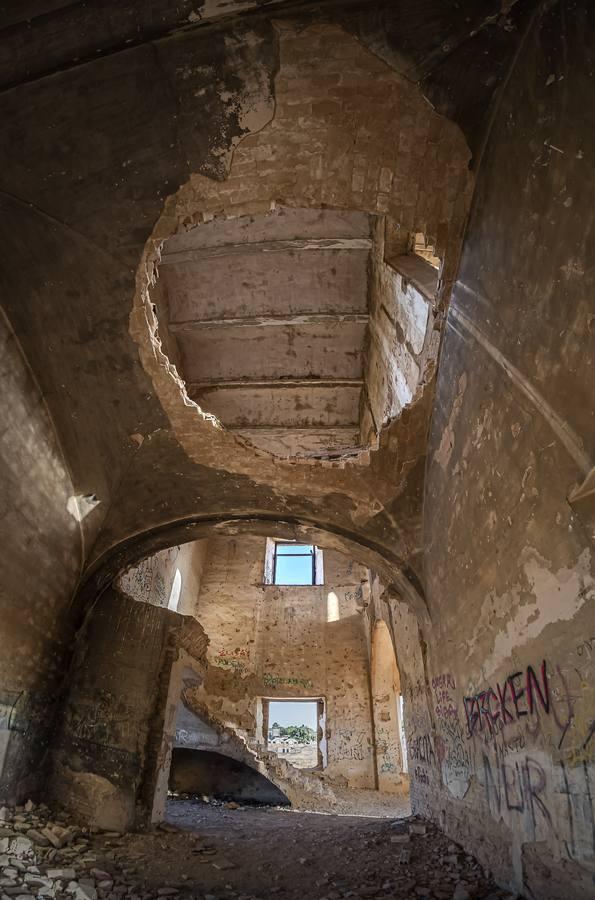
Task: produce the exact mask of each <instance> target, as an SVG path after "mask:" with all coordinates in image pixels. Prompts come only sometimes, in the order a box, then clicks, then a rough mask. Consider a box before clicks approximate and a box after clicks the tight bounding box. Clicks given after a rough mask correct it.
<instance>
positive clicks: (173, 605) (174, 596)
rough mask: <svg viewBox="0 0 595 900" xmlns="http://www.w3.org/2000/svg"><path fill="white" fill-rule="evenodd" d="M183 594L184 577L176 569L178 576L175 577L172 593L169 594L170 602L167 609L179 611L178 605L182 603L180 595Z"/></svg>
mask: <svg viewBox="0 0 595 900" xmlns="http://www.w3.org/2000/svg"><path fill="white" fill-rule="evenodd" d="M181 593H182V575H181V572H180V570H179V569H176V574H175V575H174V580H173V581H172V585H171V591H170V594H169V600H168V601H167V608H168V609H172V610H173V611H174V612H177V611H178V605H179V603H180V594H181Z"/></svg>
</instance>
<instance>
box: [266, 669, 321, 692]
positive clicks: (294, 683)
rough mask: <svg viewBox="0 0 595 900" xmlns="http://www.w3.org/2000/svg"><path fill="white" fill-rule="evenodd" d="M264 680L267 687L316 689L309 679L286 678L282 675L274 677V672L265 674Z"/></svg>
mask: <svg viewBox="0 0 595 900" xmlns="http://www.w3.org/2000/svg"><path fill="white" fill-rule="evenodd" d="M262 680H263V683H264V684H266V686H267V687H279V686H280V685H289V686H291V687H303V688H312V687H314V685H313V683H312V682H311V681H310V679H309V678H285V677H284V676H282V675H274V674H273V673H272V672H265V673H264V675H263V676H262Z"/></svg>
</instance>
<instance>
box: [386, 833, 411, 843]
mask: <svg viewBox="0 0 595 900" xmlns="http://www.w3.org/2000/svg"><path fill="white" fill-rule="evenodd" d="M408 841H409V835H408V834H407V833H406V832H405V833H403V834H391V836H390V842H391V844H406V843H407V842H408Z"/></svg>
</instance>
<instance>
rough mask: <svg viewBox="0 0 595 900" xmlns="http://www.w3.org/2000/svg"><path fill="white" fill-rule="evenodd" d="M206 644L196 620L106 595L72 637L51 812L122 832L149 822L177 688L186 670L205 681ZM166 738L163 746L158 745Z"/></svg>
mask: <svg viewBox="0 0 595 900" xmlns="http://www.w3.org/2000/svg"><path fill="white" fill-rule="evenodd" d="M206 645H207V640H206V637H205V635H204V632H203V630H202V629H201V628H200V626H199V625H198V623H197V622H196V621H195V619H193V618H191V617H187V616H180V615H179V614H177V613H174V612H170V611H169V610H167V609H163V608H162V607H159V606H156V605H153V604H149V603H138V602H135V601H134V600H131V599H130V598H129V597H127V596H125V595H123V594H120V593H119V592H118V591H116V590H114V589H112V590H108V591H106V592H105V593H104V594H103V596H102V597H101V598H100V599H99V601H98V602H97V604H96V605H95V607H94V608H93V609H92V610H91V611H90V613H89V615H88V617H87V620H86V622H85V624H84V626H83V628H82V630H81V631H80V632H79V634H78V636H77V643H76V647H75V653H74V658H73V661H72V665H71V669H70V673H69V692H68V696H67V698H66V702H65V705H64V709H63V711H62V717H61V726H60V732H59V734H58V736H57V739H56V743H55V747H54V754H53V755H54V773H53V780H52V784H51V792H52V795H53V798H54V799H55V801H56V803H57V804H58V805H61V806H64V807H66V808H67V809H69V810H70V811H71V812H73V813H75V814H76V815H77V816H78V817H79V818H80V820H81V821H86V822H88V823H89V824H90V825H94V826H97V827H103V828H108V829H109V828H115V829H118V830H123V829H126V828H130V827H131V826H132V825H134V824H136V823H140V822H146V821H148V820H149V819H150V817H151V815H152V812H153V806H154V802H155V791H156V787H157V786H158V783H159V778H160V775H161V773H162V770H163V768H164V767H166V768H167V769H169V759H168V754H169V753H170V752H171V746H170V745H171V742H172V738H173V735H170V734H165V731H166V730H167V729H166V724H167V722H168V718H169V719H171V718H172V715H173V721H174V722H175V711H176V706H177V701H178V699H179V690H180V685H179V684H178V685H177V687H176V686H175V685H174V694H175V697H173V699H172V684H171V682H172V679H174V678H175V675H176V673H177V672H178V670H180V671H181V670H182V668H183V667H185V666H187V665H188V663H189V662H190V663H191V664H192V668H193V671H195V672H197V673H198V675H199V676H202V674H203V673H204V655H205V652H206ZM164 734H165V740H164Z"/></svg>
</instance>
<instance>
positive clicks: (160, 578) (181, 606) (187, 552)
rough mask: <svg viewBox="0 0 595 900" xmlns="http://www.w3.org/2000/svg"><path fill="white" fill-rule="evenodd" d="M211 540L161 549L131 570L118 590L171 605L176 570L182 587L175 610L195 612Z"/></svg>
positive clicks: (140, 598) (148, 601)
mask: <svg viewBox="0 0 595 900" xmlns="http://www.w3.org/2000/svg"><path fill="white" fill-rule="evenodd" d="M207 547H208V541H207V540H206V539H203V540H202V541H190V542H189V543H187V544H180V545H176V546H173V547H168V548H167V549H166V550H160V551H159V552H158V553H154V554H153V555H151V556H147V557H145V558H144V559H141V560H140V562H139V563H138V564H137V565H135V566H131V567H130V568H129V569H127V570H126V571H125V572H124V573H123V574H122V575H121V576H120V577H119V578H118V579H117V582H116V585H117V588H118V590H119V591H120V592H121V593H123V594H126V596H128V597H130V598H131V599H133V600H137V601H138V602H139V603H151V604H152V605H153V606H163V607H166V608H167V606H168V603H169V600H170V597H171V592H172V588H173V586H174V580H175V577H176V572H179V573H180V577H181V590H180V595H179V600H178V605H177V607H176V609H175V610H174V612H179V613H181V614H182V615H193V614H194V613H195V612H196V602H197V598H198V595H199V593H200V583H201V579H202V574H203V571H204V567H205V562H206V558H207V552H208V551H207Z"/></svg>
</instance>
